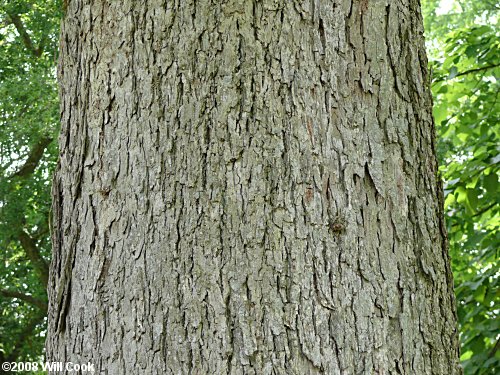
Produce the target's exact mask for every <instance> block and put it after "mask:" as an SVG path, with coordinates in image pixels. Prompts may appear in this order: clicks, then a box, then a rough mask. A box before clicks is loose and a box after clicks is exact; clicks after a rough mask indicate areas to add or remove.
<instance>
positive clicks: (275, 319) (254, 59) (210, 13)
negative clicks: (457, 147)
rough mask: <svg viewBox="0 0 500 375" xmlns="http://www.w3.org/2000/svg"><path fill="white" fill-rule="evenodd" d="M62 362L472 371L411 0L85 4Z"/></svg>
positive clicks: (58, 268)
mask: <svg viewBox="0 0 500 375" xmlns="http://www.w3.org/2000/svg"><path fill="white" fill-rule="evenodd" d="M59 76H60V82H61V111H62V114H61V116H62V129H61V138H60V146H61V154H60V165H59V169H58V172H57V174H56V176H55V179H54V204H53V212H54V239H53V241H54V255H53V261H52V265H51V278H50V283H49V295H50V308H49V331H48V339H47V355H48V359H49V360H51V361H72V362H74V363H86V362H88V361H90V362H93V363H94V364H95V365H96V367H97V369H98V371H99V373H102V374H139V373H143V374H189V373H190V374H259V375H260V374H443V375H444V374H446V375H449V374H459V373H461V370H460V368H459V364H458V340H457V328H456V316H455V306H454V304H455V302H454V297H453V281H452V276H451V272H450V265H449V263H450V262H449V259H448V250H447V240H446V232H445V227H444V222H443V210H442V192H441V186H440V181H439V178H438V175H437V163H436V157H435V152H434V148H435V145H434V143H435V139H434V126H433V119H432V114H431V106H432V103H431V95H430V90H429V76H428V72H427V60H426V56H425V51H424V44H423V28H422V20H421V15H420V8H419V3H418V1H417V0H402V1H391V2H384V1H378V0H372V1H369V0H360V1H357V0H342V1H326V0H311V1H298V0H295V1H292V0H287V1H285V0H274V1H273V0H265V1H255V0H227V1H216V2H212V1H208V0H196V1H195V0H175V1H174V0H170V1H163V0H162V1H160V0H148V1H146V0H134V1H132V0H125V1H103V0H96V1H89V0H71V1H70V2H69V5H68V8H67V10H66V16H65V19H64V21H63V25H62V34H61V58H60V67H59Z"/></svg>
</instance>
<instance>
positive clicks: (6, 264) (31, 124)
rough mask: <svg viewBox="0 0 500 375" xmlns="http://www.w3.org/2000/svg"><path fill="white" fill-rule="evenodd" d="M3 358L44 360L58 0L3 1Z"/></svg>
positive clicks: (0, 13) (0, 57)
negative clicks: (42, 358) (42, 357)
mask: <svg viewBox="0 0 500 375" xmlns="http://www.w3.org/2000/svg"><path fill="white" fill-rule="evenodd" d="M0 4H1V5H0V98H1V100H0V129H1V131H0V170H1V172H0V174H1V181H0V246H1V253H2V262H0V362H4V361H16V360H36V359H40V358H41V357H40V356H41V354H42V349H43V345H44V341H45V338H44V337H43V336H44V334H45V329H46V328H45V317H46V310H47V296H46V291H45V289H46V285H47V279H48V263H49V260H50V250H51V245H50V236H49V226H48V213H49V207H50V183H49V181H50V177H49V176H50V175H51V174H52V171H53V169H54V165H55V156H56V154H57V152H56V142H54V141H53V140H54V139H55V138H56V133H57V129H58V120H59V116H58V100H57V91H56V89H55V87H56V82H55V60H56V50H57V48H56V46H57V42H58V29H59V27H58V22H59V15H58V14H59V12H58V9H59V6H58V3H57V2H56V1H42V2H40V1H2V2H1V3H0Z"/></svg>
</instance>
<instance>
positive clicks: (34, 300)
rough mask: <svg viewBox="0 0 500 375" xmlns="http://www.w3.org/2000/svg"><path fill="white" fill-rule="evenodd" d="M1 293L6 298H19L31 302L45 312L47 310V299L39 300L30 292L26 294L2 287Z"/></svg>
mask: <svg viewBox="0 0 500 375" xmlns="http://www.w3.org/2000/svg"><path fill="white" fill-rule="evenodd" d="M0 295H2V296H3V297H5V298H17V299H20V300H22V301H24V302H28V303H29V304H31V305H33V306H36V307H38V308H39V309H40V310H42V311H43V312H44V313H46V312H47V308H48V306H47V303H46V302H45V301H42V300H39V299H37V298H35V297H33V296H30V295H28V294H24V293H21V292H18V291H15V290H9V289H0Z"/></svg>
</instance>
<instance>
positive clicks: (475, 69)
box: [433, 64, 500, 83]
mask: <svg viewBox="0 0 500 375" xmlns="http://www.w3.org/2000/svg"><path fill="white" fill-rule="evenodd" d="M499 66H500V64H493V65H487V66H482V67H480V68H474V69H469V70H465V71H463V72H460V73H458V74H456V75H455V76H454V77H453V78H457V77H460V76H465V75H467V74H470V73H477V72H482V71H484V70H488V69H493V68H498V67H499ZM453 78H449V79H453ZM447 80H448V77H446V76H443V77H440V78H436V79H435V80H434V82H433V83H436V82H441V81H447Z"/></svg>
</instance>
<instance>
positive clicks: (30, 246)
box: [18, 230, 49, 287]
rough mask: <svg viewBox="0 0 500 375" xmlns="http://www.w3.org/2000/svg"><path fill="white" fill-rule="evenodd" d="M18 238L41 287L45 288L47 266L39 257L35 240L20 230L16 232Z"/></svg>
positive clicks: (47, 276) (47, 279) (47, 274)
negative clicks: (40, 282)
mask: <svg viewBox="0 0 500 375" xmlns="http://www.w3.org/2000/svg"><path fill="white" fill-rule="evenodd" d="M18 237H19V242H21V246H22V247H23V249H24V251H25V252H26V255H27V256H28V258H29V259H30V261H31V263H32V264H33V267H34V268H35V271H36V272H37V273H38V275H39V276H40V279H41V281H42V283H43V286H44V287H46V286H47V284H48V282H49V266H48V264H47V262H45V259H43V257H42V256H41V255H40V251H39V250H38V246H37V245H36V242H35V240H34V239H33V238H31V236H30V235H29V234H28V233H26V232H25V231H24V230H20V231H19V232H18Z"/></svg>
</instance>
